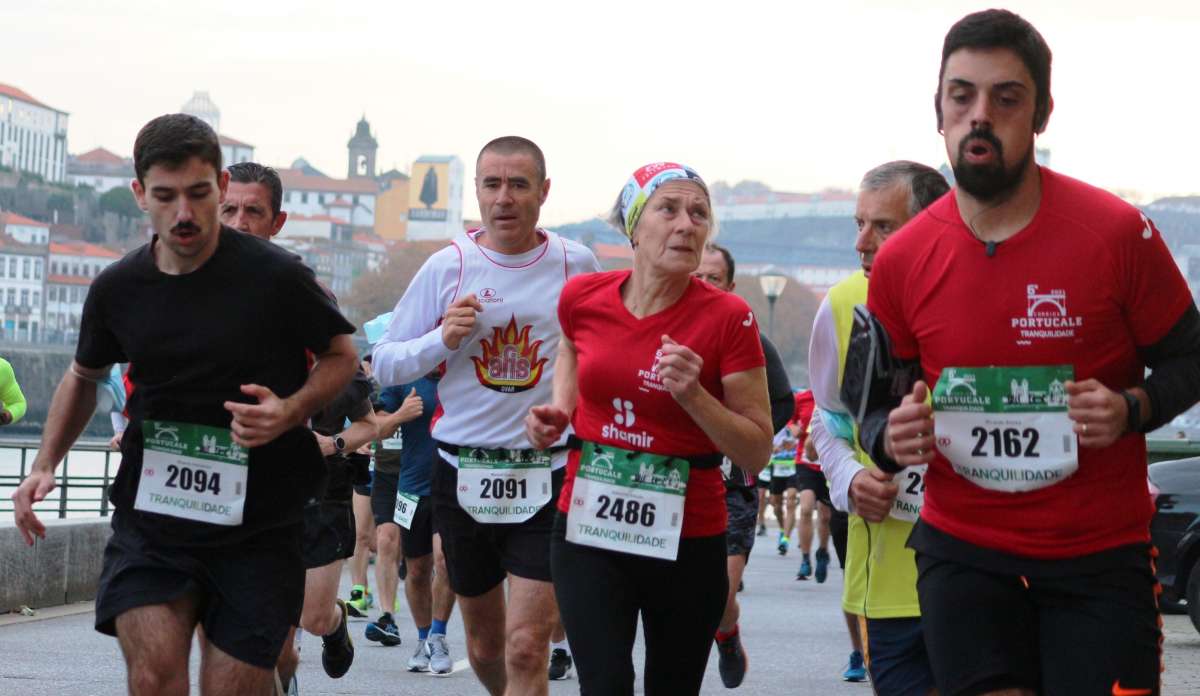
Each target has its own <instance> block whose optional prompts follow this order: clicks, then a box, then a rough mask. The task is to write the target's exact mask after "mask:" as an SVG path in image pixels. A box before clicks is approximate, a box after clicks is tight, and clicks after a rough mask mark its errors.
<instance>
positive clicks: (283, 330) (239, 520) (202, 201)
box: [13, 114, 357, 694]
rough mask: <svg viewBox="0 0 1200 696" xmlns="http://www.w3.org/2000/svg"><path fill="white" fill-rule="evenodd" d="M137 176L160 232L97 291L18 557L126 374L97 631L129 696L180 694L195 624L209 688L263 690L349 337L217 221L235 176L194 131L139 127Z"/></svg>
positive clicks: (201, 127)
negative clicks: (311, 420) (323, 420)
mask: <svg viewBox="0 0 1200 696" xmlns="http://www.w3.org/2000/svg"><path fill="white" fill-rule="evenodd" d="M134 168H135V171H136V174H137V179H136V181H135V182H134V184H133V190H134V194H135V197H136V198H137V200H138V203H139V205H140V206H141V207H142V208H143V209H144V210H146V211H147V212H148V213H149V216H150V220H151V225H152V227H153V229H154V233H155V234H154V237H153V238H152V240H151V242H150V243H149V244H147V245H145V246H142V247H140V248H139V249H137V250H135V251H133V252H131V253H130V254H129V255H127V256H126V257H125V258H123V259H122V260H121V261H118V262H117V263H115V264H113V265H112V266H109V267H108V268H107V269H105V270H104V271H103V272H102V273H101V274H100V275H99V276H98V277H97V278H96V280H95V282H94V283H93V285H92V287H91V290H90V292H89V294H88V297H87V300H86V302H85V304H84V310H83V320H82V323H81V326H80V338H79V345H78V347H77V349H76V353H75V361H74V362H73V363H72V365H71V368H70V369H69V370H68V372H67V373H66V374H65V375H64V376H63V379H62V381H61V382H60V384H59V387H58V389H57V391H56V392H55V395H54V399H53V401H52V403H51V406H50V414H49V417H48V418H47V422H46V427H45V431H44V435H43V441H42V446H41V448H40V450H39V452H38V457H37V459H36V460H35V462H34V466H33V471H32V473H31V474H30V475H29V477H28V478H27V479H26V480H25V481H23V482H22V484H21V486H20V487H19V488H18V489H17V491H16V493H15V494H14V495H13V500H14V514H15V517H16V523H17V526H18V528H19V529H20V530H21V532H22V534H23V535H24V536H25V539H26V541H27V542H28V543H32V542H33V537H34V536H39V537H44V536H45V527H44V526H43V525H42V523H41V522H40V521H39V520H38V519H37V516H36V515H35V514H34V513H33V509H32V506H33V504H34V503H36V502H38V501H40V500H42V499H44V498H45V497H46V495H47V494H49V492H50V491H51V490H53V488H54V469H55V467H56V466H57V464H58V463H59V462H60V461H61V460H62V459H63V457H64V456H65V455H66V453H67V452H68V451H69V449H70V446H71V444H72V443H73V442H74V441H75V439H76V438H77V437H78V436H79V433H80V432H81V431H82V429H83V427H84V426H85V425H86V423H87V421H88V419H89V418H90V416H91V414H92V411H93V410H94V408H95V398H96V384H97V383H98V382H99V381H101V380H102V379H103V378H104V376H105V375H106V373H107V372H108V370H109V367H110V365H112V364H113V363H117V362H130V363H132V365H133V366H132V368H131V371H130V374H129V377H130V379H131V380H132V382H133V385H134V389H133V394H132V396H131V397H130V400H129V404H128V410H129V415H130V424H129V427H128V429H127V430H126V432H125V437H124V438H123V439H122V443H121V450H122V461H121V467H120V469H119V471H118V473H117V477H116V480H115V481H114V482H113V485H112V487H111V489H110V492H109V498H110V500H111V501H112V503H113V507H114V514H113V521H112V526H113V536H112V539H111V540H110V542H109V544H108V547H107V549H106V550H105V556H104V568H103V571H102V574H101V578H100V587H99V591H98V596H97V599H96V628H97V629H98V630H100V631H102V632H105V633H108V634H110V635H116V636H117V638H118V639H119V641H120V645H121V650H122V652H123V654H124V655H125V658H126V667H127V670H128V673H129V678H128V683H129V690H130V693H133V694H143V693H144V694H186V693H187V692H188V684H189V678H188V653H189V649H190V645H191V636H192V633H193V631H194V629H195V627H196V626H197V625H201V626H203V628H204V632H205V635H206V637H207V638H208V640H207V641H206V643H205V645H204V648H203V650H202V655H201V677H200V683H201V684H204V685H205V691H209V690H210V689H211V690H212V691H217V692H222V693H246V694H265V693H269V692H270V691H271V689H272V688H273V681H274V677H273V673H272V668H273V667H274V665H275V660H276V658H277V657H278V655H279V652H280V649H281V647H282V646H283V641H284V636H286V635H287V632H288V628H289V626H290V625H292V624H294V623H296V622H297V621H298V620H299V618H300V610H301V604H302V601H303V590H304V566H303V561H302V558H301V543H300V540H301V519H302V510H303V505H304V501H305V500H306V499H307V498H308V497H310V496H311V495H312V494H313V492H314V491H315V490H317V489H318V488H319V486H320V483H321V481H322V479H323V477H324V468H325V465H324V461H323V458H322V456H321V452H320V449H319V447H318V445H317V442H316V440H315V439H314V437H313V434H312V432H311V431H309V430H308V429H307V428H305V427H304V424H305V421H306V419H307V418H308V417H309V416H310V415H311V414H312V413H314V412H315V411H317V410H318V408H320V407H321V406H322V405H324V404H326V403H328V402H329V401H330V400H331V399H333V397H334V396H335V395H337V394H338V393H339V392H340V391H341V389H342V388H343V386H344V385H346V383H347V382H348V381H349V380H350V378H351V376H352V375H353V373H354V368H355V365H356V363H357V360H356V356H355V352H354V347H353V344H352V343H351V340H350V337H349V334H351V333H353V331H354V327H353V326H352V325H351V324H349V323H348V322H347V321H346V320H345V319H344V318H343V317H342V316H341V314H340V313H339V312H338V310H337V308H336V307H335V306H334V305H333V303H332V302H330V301H329V300H328V298H326V297H325V295H324V293H323V292H322V291H321V289H320V287H319V286H318V285H317V284H316V281H315V279H314V277H313V275H312V272H311V271H309V270H308V269H306V268H305V267H304V266H303V265H302V264H301V263H299V262H298V261H297V260H295V259H293V258H292V257H291V256H290V255H288V254H287V253H285V252H283V251H282V250H280V249H277V248H275V247H274V246H272V245H271V244H269V243H265V242H263V241H261V240H258V239H255V238H253V237H251V236H249V235H242V234H238V233H237V232H235V231H234V230H232V229H230V228H226V227H222V226H221V225H220V223H219V221H218V218H217V206H218V204H219V202H220V200H221V199H222V197H223V196H224V193H225V190H226V186H227V182H228V174H226V173H224V172H222V171H221V153H220V146H219V144H218V142H217V137H216V134H215V133H214V132H213V131H212V129H211V128H209V127H208V126H207V125H205V124H204V123H203V122H202V121H200V120H198V119H196V118H194V117H191V116H186V115H183V114H174V115H168V116H162V117H160V118H157V119H155V120H153V121H151V122H150V123H149V124H147V125H146V126H145V127H144V128H143V129H142V131H141V132H140V133H139V134H138V137H137V141H136V142H135V145H134ZM130 307H134V308H136V309H135V310H134V311H130V309H129V308H130ZM306 350H308V351H310V352H311V353H312V354H313V355H315V356H317V363H316V366H315V367H314V368H313V369H312V370H311V371H310V370H309V369H308V365H307V360H306V355H305V351H306Z"/></svg>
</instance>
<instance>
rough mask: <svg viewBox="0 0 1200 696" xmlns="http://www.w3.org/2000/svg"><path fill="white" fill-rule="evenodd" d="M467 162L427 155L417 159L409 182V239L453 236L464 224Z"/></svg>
mask: <svg viewBox="0 0 1200 696" xmlns="http://www.w3.org/2000/svg"><path fill="white" fill-rule="evenodd" d="M462 197H463V163H462V160H460V159H459V158H457V157H455V156H453V155H451V156H441V155H425V156H424V157H420V158H418V159H417V161H416V162H413V166H412V174H411V175H410V179H409V182H408V227H407V230H406V234H405V238H406V239H409V240H423V239H452V238H454V237H455V236H456V235H458V234H459V233H460V232H461V231H462V225H463V207H462V206H463V202H462Z"/></svg>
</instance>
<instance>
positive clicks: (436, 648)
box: [429, 633, 454, 674]
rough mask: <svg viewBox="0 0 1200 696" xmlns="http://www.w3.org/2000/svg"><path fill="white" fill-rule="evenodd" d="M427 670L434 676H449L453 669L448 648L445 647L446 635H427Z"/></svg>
mask: <svg viewBox="0 0 1200 696" xmlns="http://www.w3.org/2000/svg"><path fill="white" fill-rule="evenodd" d="M429 669H430V671H432V672H433V673H434V674H449V673H450V672H451V670H453V669H454V662H453V661H452V660H451V659H450V646H448V645H446V635H445V634H443V633H430V634H429Z"/></svg>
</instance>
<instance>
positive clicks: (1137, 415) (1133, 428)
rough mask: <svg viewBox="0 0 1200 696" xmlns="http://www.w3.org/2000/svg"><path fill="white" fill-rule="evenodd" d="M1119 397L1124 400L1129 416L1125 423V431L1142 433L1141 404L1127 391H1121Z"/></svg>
mask: <svg viewBox="0 0 1200 696" xmlns="http://www.w3.org/2000/svg"><path fill="white" fill-rule="evenodd" d="M1121 397H1122V398H1123V399H1125V406H1126V410H1127V411H1128V416H1129V417H1128V420H1126V422H1125V429H1126V430H1127V431H1128V432H1131V433H1140V432H1141V431H1142V402H1141V401H1140V400H1139V399H1138V398H1137V397H1136V396H1134V395H1133V394H1132V393H1130V392H1129V390H1128V389H1122V390H1121Z"/></svg>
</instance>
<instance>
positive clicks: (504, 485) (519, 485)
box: [479, 478, 527, 500]
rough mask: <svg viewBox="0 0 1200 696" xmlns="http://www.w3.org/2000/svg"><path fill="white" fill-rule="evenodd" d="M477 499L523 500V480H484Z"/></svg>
mask: <svg viewBox="0 0 1200 696" xmlns="http://www.w3.org/2000/svg"><path fill="white" fill-rule="evenodd" d="M479 497H480V498H492V499H495V500H503V499H505V498H508V499H510V500H511V499H516V498H525V497H527V496H526V495H525V480H524V479H521V480H520V481H518V480H517V479H511V478H509V479H504V478H485V479H484V480H483V490H482V491H481V492H480V494H479Z"/></svg>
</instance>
